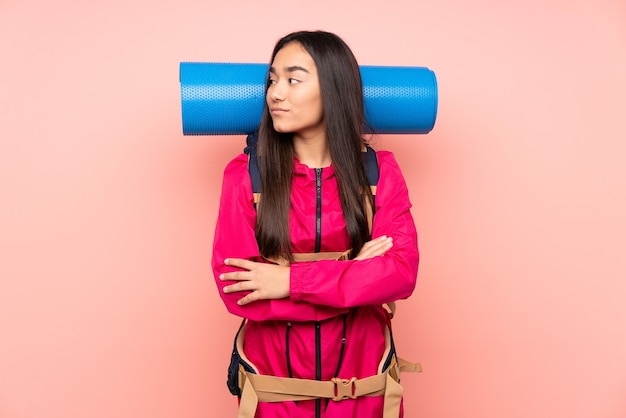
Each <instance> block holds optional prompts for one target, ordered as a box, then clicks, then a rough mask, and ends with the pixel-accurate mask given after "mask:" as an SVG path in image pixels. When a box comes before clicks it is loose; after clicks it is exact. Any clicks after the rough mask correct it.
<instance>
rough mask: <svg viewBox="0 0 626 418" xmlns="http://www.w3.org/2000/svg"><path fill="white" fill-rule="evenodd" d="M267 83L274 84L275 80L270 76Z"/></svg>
mask: <svg viewBox="0 0 626 418" xmlns="http://www.w3.org/2000/svg"><path fill="white" fill-rule="evenodd" d="M267 84H276V80H272V79H271V78H270V79H269V80H267Z"/></svg>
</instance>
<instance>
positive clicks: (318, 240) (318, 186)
mask: <svg viewBox="0 0 626 418" xmlns="http://www.w3.org/2000/svg"><path fill="white" fill-rule="evenodd" d="M321 247H322V169H321V168H316V169H315V252H316V253H319V252H320V249H321Z"/></svg>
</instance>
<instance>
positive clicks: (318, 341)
mask: <svg viewBox="0 0 626 418" xmlns="http://www.w3.org/2000/svg"><path fill="white" fill-rule="evenodd" d="M321 247H322V169H321V168H316V169H315V252H316V253H318V252H320V250H321ZM321 327H322V324H321V323H320V322H319V321H318V322H316V323H315V379H317V380H322V330H321ZM321 414H322V400H321V399H316V400H315V416H316V418H320V416H321Z"/></svg>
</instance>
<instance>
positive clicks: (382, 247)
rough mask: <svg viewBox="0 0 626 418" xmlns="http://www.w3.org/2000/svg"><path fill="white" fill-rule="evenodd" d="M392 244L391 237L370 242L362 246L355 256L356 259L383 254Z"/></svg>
mask: <svg viewBox="0 0 626 418" xmlns="http://www.w3.org/2000/svg"><path fill="white" fill-rule="evenodd" d="M392 246H393V240H392V239H391V237H388V238H385V239H384V240H381V241H377V242H372V244H371V245H370V246H369V247H368V248H363V249H361V251H360V252H359V255H358V256H357V257H355V259H356V260H365V259H368V258H372V257H376V256H380V255H384V254H385V253H386V252H387V251H389V250H390V249H391V247H392Z"/></svg>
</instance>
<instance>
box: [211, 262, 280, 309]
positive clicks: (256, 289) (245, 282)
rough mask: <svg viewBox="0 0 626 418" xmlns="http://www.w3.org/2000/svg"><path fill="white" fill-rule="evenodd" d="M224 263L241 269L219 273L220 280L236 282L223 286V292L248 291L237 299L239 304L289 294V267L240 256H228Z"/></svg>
mask: <svg viewBox="0 0 626 418" xmlns="http://www.w3.org/2000/svg"><path fill="white" fill-rule="evenodd" d="M224 264H226V265H227V266H233V267H239V268H241V269H243V270H241V271H233V272H230V273H222V274H221V275H220V280H233V281H237V282H238V283H235V284H231V285H229V286H225V287H224V293H234V292H243V291H250V293H249V294H247V295H246V296H244V297H243V298H241V299H239V300H238V301H237V304H239V305H246V304H248V303H250V302H254V301H255V300H261V299H283V298H286V297H288V296H289V273H290V271H289V267H284V266H279V265H276V264H268V263H257V262H255V261H250V260H243V259H241V258H228V259H226V260H224Z"/></svg>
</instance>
